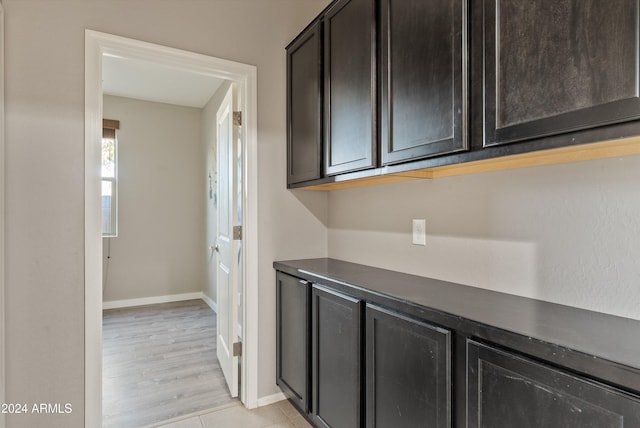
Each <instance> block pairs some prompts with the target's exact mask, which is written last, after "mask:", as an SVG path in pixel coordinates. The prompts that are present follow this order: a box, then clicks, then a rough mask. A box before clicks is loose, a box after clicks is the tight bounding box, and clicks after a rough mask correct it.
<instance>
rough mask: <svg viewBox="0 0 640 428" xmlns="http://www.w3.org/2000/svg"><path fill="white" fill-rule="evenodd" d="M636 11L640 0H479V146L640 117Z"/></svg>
mask: <svg viewBox="0 0 640 428" xmlns="http://www.w3.org/2000/svg"><path fill="white" fill-rule="evenodd" d="M638 12H639V11H638V0H608V1H602V0H553V1H541V0H535V1H522V0H484V22H483V31H484V61H483V62H482V63H483V64H484V70H483V72H484V75H483V79H484V82H483V84H484V103H485V105H484V145H485V146H492V145H498V144H505V143H511V142H515V141H522V140H527V139H532V138H538V137H544V136H550V135H555V134H560V133H564V132H571V131H577V130H582V129H588V128H593V127H597V126H601V125H608V124H613V123H619V122H624V121H629V120H634V119H638V118H640V100H639V98H638V79H639V77H640V73H639V70H638V51H639V46H638V32H639V28H638ZM482 36H483V35H482V34H478V37H482Z"/></svg>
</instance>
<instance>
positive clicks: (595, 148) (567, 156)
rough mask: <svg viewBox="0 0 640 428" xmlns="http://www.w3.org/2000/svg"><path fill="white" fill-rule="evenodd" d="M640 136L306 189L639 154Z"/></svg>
mask: <svg viewBox="0 0 640 428" xmlns="http://www.w3.org/2000/svg"><path fill="white" fill-rule="evenodd" d="M639 154H640V136H637V137H631V138H624V139H619V140H609V141H603V142H600V143H590V144H582V145H577V146H570V147H560V148H556V149H549V150H541V151H537V152H530V153H523V154H517V155H511V156H504V157H500V158H491V159H483V160H478V161H472V162H465V163H459V164H452V165H444V166H437V167H433V168H424V169H417V170H413V171H406V172H399V173H395V174H388V175H380V174H379V175H376V176H374V177H364V178H359V179H355V180H348V181H346V180H345V181H336V182H333V183H326V184H320V185H315V186H309V187H304V189H307V190H340V189H348V188H355V187H364V186H371V185H376V184H387V183H397V182H403V181H411V180H416V179H425V178H427V179H428V178H440V177H451V176H456V175H467V174H477V173H482V172H491V171H502V170H508V169H517V168H529V167H534V166H543V165H555V164H561V163H570V162H580V161H586V160H594V159H606V158H613V157H619V156H629V155H639Z"/></svg>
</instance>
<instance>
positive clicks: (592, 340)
mask: <svg viewBox="0 0 640 428" xmlns="http://www.w3.org/2000/svg"><path fill="white" fill-rule="evenodd" d="M273 265H274V267H275V268H276V269H277V270H280V271H283V272H285V273H289V274H292V275H295V276H298V277H302V278H304V279H307V280H310V281H313V282H316V283H319V284H321V285H322V284H324V285H328V286H331V287H334V288H336V289H338V290H342V291H345V292H349V293H351V294H354V295H356V297H359V298H362V299H364V300H367V301H371V302H374V303H382V304H385V303H391V306H394V305H395V306H396V308H404V306H407V307H409V308H412V310H414V312H415V310H416V309H417V310H419V312H420V313H429V314H435V315H434V316H435V319H442V320H445V321H446V320H449V321H447V322H446V323H445V324H450V323H451V322H455V323H457V324H460V323H462V324H464V323H465V322H466V320H469V321H472V322H474V323H479V324H480V325H483V326H485V327H486V328H484V327H483V328H480V329H479V330H477V329H473V328H471V329H470V330H469V331H471V332H472V333H473V334H479V335H481V336H482V335H484V336H485V337H486V338H488V339H494V336H495V338H496V340H498V341H500V340H501V339H500V338H501V337H502V336H505V335H509V334H511V333H515V334H516V335H518V336H520V339H521V342H522V343H526V342H527V341H528V342H536V343H538V342H540V343H546V344H553V345H557V348H556V349H555V350H554V351H553V352H551V353H549V354H548V355H547V354H544V353H542V352H539V353H538V355H537V356H539V357H541V358H549V359H551V360H553V359H554V358H555V359H557V360H558V361H554V362H557V363H559V364H560V363H562V364H563V365H564V363H565V362H566V361H570V362H572V361H574V360H575V358H574V357H575V355H574V354H576V355H578V356H580V355H579V354H588V355H587V356H584V355H582V356H580V357H581V358H582V360H585V361H580V358H578V360H577V362H576V365H577V366H576V367H575V368H576V370H579V371H584V372H590V370H589V369H586V367H588V366H587V365H586V364H587V363H588V361H587V360H588V358H591V359H593V360H595V359H598V358H599V359H604V360H608V361H609V362H612V363H615V364H612V365H613V366H615V370H617V371H619V373H617V375H615V376H613V377H614V379H613V380H614V381H615V382H616V383H617V384H619V385H622V386H624V387H628V388H631V389H633V390H636V391H640V321H637V320H632V319H628V318H622V317H618V316H613V315H608V314H603V313H599V312H593V311H588V310H584V309H579V308H574V307H570V306H565V305H559V304H555V303H549V302H544V301H541V300H535V299H529V298H525V297H518V296H514V295H510V294H505V293H499V292H495V291H490V290H485V289H480V288H475V287H469V286H464V285H460V284H455V283H451V282H447V281H441V280H437V279H431V278H425V277H420V276H416V275H409V274H406V273H400V272H394V271H390V270H386V269H379V268H374V267H370V266H365V265H360V264H355V263H349V262H344V261H341V260H336V259H306V260H289V261H279V262H274V264H273ZM425 311H426V312H425ZM432 319H434V318H432ZM461 319H462V321H461ZM462 324H460V325H462ZM449 327H452V326H451V325H449ZM485 330H486V331H485ZM490 330H491V331H490ZM496 332H497V333H496ZM501 332H502V333H501ZM512 336H513V335H512ZM512 339H513V338H512ZM510 342H511V340H509V341H507V340H505V343H510ZM532 349H533V350H534V351H535V346H534V347H533V348H532ZM527 351H528V349H527ZM574 351H577V352H574ZM565 353H568V354H566V355H558V354H565ZM594 357H595V358H594ZM607 364H608V363H607ZM589 367H590V364H589ZM605 372H606V374H607V376H609V374H610V370H609V368H607V370H605ZM605 372H602V370H601V369H596V370H595V372H592V373H591V374H594V375H595V376H599V377H603V373H605ZM609 377H611V376H609Z"/></svg>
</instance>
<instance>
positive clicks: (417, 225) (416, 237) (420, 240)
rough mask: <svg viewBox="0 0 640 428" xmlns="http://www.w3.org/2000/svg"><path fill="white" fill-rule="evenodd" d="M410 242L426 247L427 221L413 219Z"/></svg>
mask: <svg viewBox="0 0 640 428" xmlns="http://www.w3.org/2000/svg"><path fill="white" fill-rule="evenodd" d="M412 242H413V244H414V245H427V221H426V220H425V219H423V218H421V219H415V218H414V219H413V241H412Z"/></svg>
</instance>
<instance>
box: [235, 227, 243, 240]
mask: <svg viewBox="0 0 640 428" xmlns="http://www.w3.org/2000/svg"><path fill="white" fill-rule="evenodd" d="M233 239H234V241H241V240H242V226H233Z"/></svg>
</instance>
